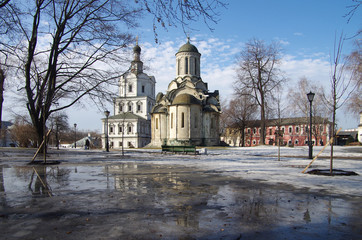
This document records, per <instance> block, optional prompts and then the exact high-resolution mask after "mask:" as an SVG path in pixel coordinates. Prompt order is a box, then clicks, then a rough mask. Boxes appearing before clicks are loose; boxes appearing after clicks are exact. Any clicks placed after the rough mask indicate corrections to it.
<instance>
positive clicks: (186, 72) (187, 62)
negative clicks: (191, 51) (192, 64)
mask: <svg viewBox="0 0 362 240" xmlns="http://www.w3.org/2000/svg"><path fill="white" fill-rule="evenodd" d="M185 74H189V58H187V57H186V58H185Z"/></svg>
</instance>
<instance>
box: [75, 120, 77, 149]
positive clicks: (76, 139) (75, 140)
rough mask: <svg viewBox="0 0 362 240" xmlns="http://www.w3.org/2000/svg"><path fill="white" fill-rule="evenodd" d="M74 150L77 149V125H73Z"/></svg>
mask: <svg viewBox="0 0 362 240" xmlns="http://www.w3.org/2000/svg"><path fill="white" fill-rule="evenodd" d="M74 148H77V124H76V123H74Z"/></svg>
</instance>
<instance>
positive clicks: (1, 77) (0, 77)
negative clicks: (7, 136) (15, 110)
mask: <svg viewBox="0 0 362 240" xmlns="http://www.w3.org/2000/svg"><path fill="white" fill-rule="evenodd" d="M4 81H5V74H4V71H3V70H2V69H1V66H0V134H1V133H2V131H1V130H2V113H3V102H4ZM1 137H2V136H1Z"/></svg>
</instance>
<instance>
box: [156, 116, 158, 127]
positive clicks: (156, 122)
mask: <svg viewBox="0 0 362 240" xmlns="http://www.w3.org/2000/svg"><path fill="white" fill-rule="evenodd" d="M156 129H158V118H156Z"/></svg>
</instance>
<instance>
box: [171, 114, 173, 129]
mask: <svg viewBox="0 0 362 240" xmlns="http://www.w3.org/2000/svg"><path fill="white" fill-rule="evenodd" d="M171 128H173V113H171Z"/></svg>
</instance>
